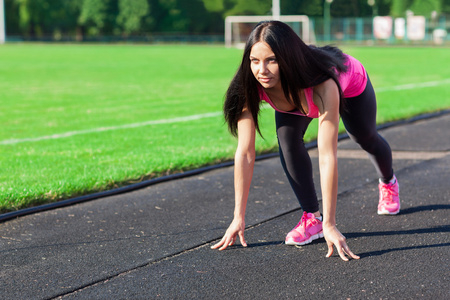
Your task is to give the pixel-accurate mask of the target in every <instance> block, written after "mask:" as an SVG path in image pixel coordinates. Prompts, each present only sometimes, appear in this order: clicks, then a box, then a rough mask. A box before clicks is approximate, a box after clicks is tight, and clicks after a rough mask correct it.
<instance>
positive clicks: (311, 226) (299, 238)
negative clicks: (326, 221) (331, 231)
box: [285, 211, 323, 245]
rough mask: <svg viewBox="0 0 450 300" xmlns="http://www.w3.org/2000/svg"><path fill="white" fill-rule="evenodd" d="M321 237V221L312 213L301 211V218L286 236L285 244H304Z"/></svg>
mask: <svg viewBox="0 0 450 300" xmlns="http://www.w3.org/2000/svg"><path fill="white" fill-rule="evenodd" d="M321 237H323V232H322V222H321V221H320V220H317V219H316V217H314V215H313V214H312V213H307V212H306V211H305V212H303V216H302V219H301V220H300V222H298V224H297V226H295V227H294V229H292V230H291V232H289V233H288V235H287V236H286V241H285V243H286V245H305V244H309V243H311V242H312V241H313V240H316V239H318V238H321Z"/></svg>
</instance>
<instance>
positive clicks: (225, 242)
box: [211, 218, 247, 251]
mask: <svg viewBox="0 0 450 300" xmlns="http://www.w3.org/2000/svg"><path fill="white" fill-rule="evenodd" d="M244 230H245V221H244V220H243V219H239V218H234V219H233V222H231V224H230V226H229V227H228V229H227V231H226V232H225V235H224V236H223V237H222V239H221V240H220V242H218V243H217V244H215V245H213V246H212V247H211V249H217V248H219V247H220V248H219V251H222V250H225V249H226V248H227V247H228V246H232V245H234V243H235V242H236V239H237V237H238V236H239V240H240V241H241V245H242V246H244V247H247V242H246V241H245V238H244Z"/></svg>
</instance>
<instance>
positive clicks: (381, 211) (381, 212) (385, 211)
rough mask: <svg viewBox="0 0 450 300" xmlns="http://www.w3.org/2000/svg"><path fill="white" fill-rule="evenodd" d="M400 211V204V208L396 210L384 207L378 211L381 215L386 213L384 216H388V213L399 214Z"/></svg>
mask: <svg viewBox="0 0 450 300" xmlns="http://www.w3.org/2000/svg"><path fill="white" fill-rule="evenodd" d="M399 212H400V206H399V207H398V209H397V210H396V211H393V212H390V211H388V210H386V209H384V210H378V211H377V213H378V214H379V215H380V216H381V215H384V216H386V215H396V214H398V213H399Z"/></svg>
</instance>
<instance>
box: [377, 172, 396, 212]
mask: <svg viewBox="0 0 450 300" xmlns="http://www.w3.org/2000/svg"><path fill="white" fill-rule="evenodd" d="M394 179H395V182H394V183H388V184H386V183H383V182H380V184H379V185H378V188H379V190H380V201H379V202H378V214H379V215H396V214H398V212H399V211H400V198H399V196H398V191H399V186H398V181H397V178H395V176H394Z"/></svg>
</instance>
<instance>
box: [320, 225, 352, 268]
mask: <svg viewBox="0 0 450 300" xmlns="http://www.w3.org/2000/svg"><path fill="white" fill-rule="evenodd" d="M323 235H324V237H325V240H326V242H327V245H328V253H327V255H326V257H330V256H331V255H332V254H333V251H334V248H333V245H334V246H336V249H337V251H338V253H339V256H340V257H341V258H342V260H344V261H348V258H347V257H346V256H345V255H346V254H347V255H348V256H349V257H351V258H353V259H359V256H358V255H355V254H354V253H353V252H352V251H351V250H350V248H349V247H348V246H347V242H346V241H345V237H344V236H343V235H342V234H341V233H340V232H339V230H338V229H337V228H336V226H329V227H326V226H324V227H323Z"/></svg>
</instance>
